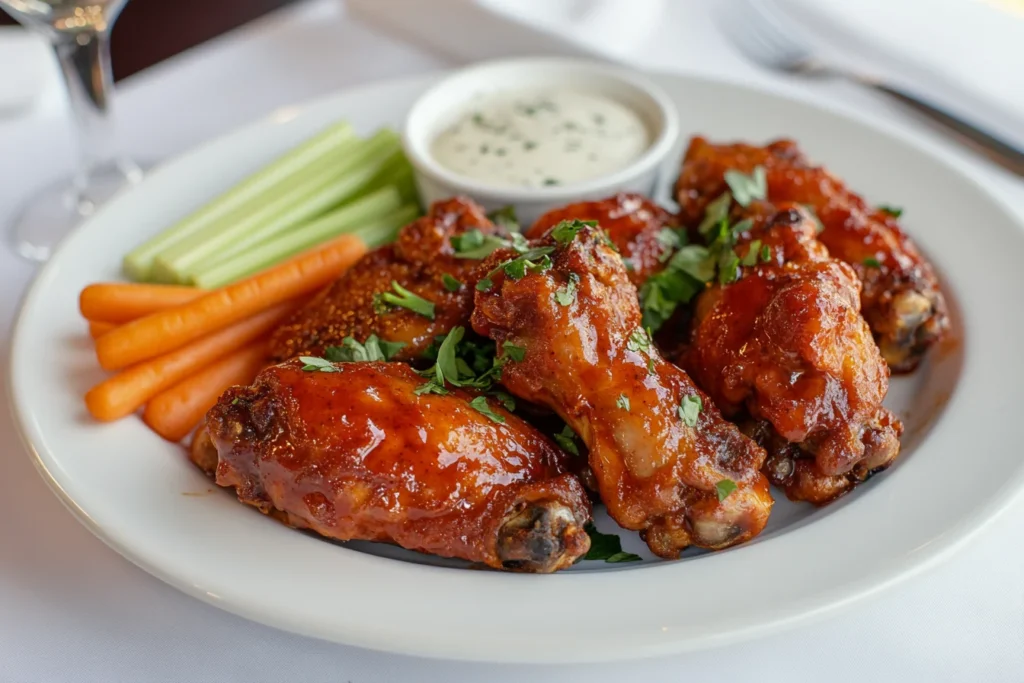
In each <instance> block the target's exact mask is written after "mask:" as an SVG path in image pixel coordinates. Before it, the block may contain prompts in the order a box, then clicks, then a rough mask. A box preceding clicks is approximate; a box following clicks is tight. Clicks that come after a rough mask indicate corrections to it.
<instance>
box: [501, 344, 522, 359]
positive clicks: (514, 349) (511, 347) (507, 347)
mask: <svg viewBox="0 0 1024 683" xmlns="http://www.w3.org/2000/svg"><path fill="white" fill-rule="evenodd" d="M501 349H502V350H503V351H504V352H505V355H506V356H508V357H509V358H511V359H512V360H514V361H515V362H517V363H522V362H523V359H524V358H526V349H525V348H523V347H522V346H516V345H515V344H513V343H512V342H508V341H507V342H504V343H502V345H501Z"/></svg>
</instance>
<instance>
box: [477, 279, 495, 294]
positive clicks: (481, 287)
mask: <svg viewBox="0 0 1024 683" xmlns="http://www.w3.org/2000/svg"><path fill="white" fill-rule="evenodd" d="M493 286H494V281H493V280H491V278H489V277H485V278H482V279H481V280H480V282H478V283H476V291H478V292H489V291H491V287H493Z"/></svg>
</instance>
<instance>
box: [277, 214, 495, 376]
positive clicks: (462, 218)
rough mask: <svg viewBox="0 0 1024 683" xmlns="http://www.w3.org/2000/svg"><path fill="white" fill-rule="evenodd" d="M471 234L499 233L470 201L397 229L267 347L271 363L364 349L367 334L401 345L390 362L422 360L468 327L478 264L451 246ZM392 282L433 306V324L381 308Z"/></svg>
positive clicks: (411, 313)
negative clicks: (352, 346)
mask: <svg viewBox="0 0 1024 683" xmlns="http://www.w3.org/2000/svg"><path fill="white" fill-rule="evenodd" d="M474 228H475V229H477V230H479V231H480V232H482V233H484V234H494V233H496V232H499V228H498V227H497V226H495V225H494V224H493V223H492V222H491V221H490V220H488V218H487V216H486V215H485V214H484V211H483V209H482V208H481V207H479V206H478V205H477V204H475V203H474V202H472V201H470V200H469V199H466V198H462V197H456V198H453V199H448V200H445V201H442V202H437V203H435V204H434V205H433V206H432V207H431V208H430V212H429V213H428V214H427V215H426V216H424V217H423V218H420V219H419V220H417V221H414V222H413V223H410V224H409V225H407V226H405V227H404V228H402V230H401V232H400V233H399V235H398V239H397V241H396V242H395V243H394V244H389V245H387V246H384V247H381V248H379V249H376V250H374V251H372V252H370V253H369V254H367V255H366V256H364V257H363V258H362V259H361V260H360V261H358V262H357V263H356V264H355V265H353V266H352V267H351V268H350V269H349V270H348V271H346V272H345V274H344V275H342V276H341V277H340V278H339V279H338V280H337V281H335V282H334V284H333V285H331V286H330V287H329V288H327V289H326V290H325V291H323V292H321V293H320V294H319V295H318V296H317V297H316V298H315V299H313V300H312V301H311V302H310V303H309V304H307V305H306V306H304V307H303V308H302V309H301V310H299V311H297V312H296V313H295V315H294V316H293V317H292V318H291V319H290V320H289V321H287V322H286V323H285V324H284V325H282V326H281V327H280V328H278V329H277V331H276V332H275V333H274V336H273V339H272V348H271V350H272V353H273V357H274V359H276V360H285V359H287V358H293V357H295V356H299V355H314V356H318V355H322V354H323V351H324V348H325V347H328V346H336V345H338V344H340V343H341V341H342V340H343V339H344V338H345V337H348V336H352V337H355V338H356V340H357V341H359V342H363V341H365V340H366V338H367V337H369V336H370V335H371V334H376V335H377V336H378V337H380V338H381V339H385V340H387V341H391V342H402V343H404V344H405V346H404V347H403V348H402V349H401V350H399V351H398V353H397V354H396V355H395V356H394V360H413V359H416V358H418V357H420V356H421V355H422V353H423V351H424V350H426V348H427V347H428V346H430V344H431V343H432V342H433V341H434V338H435V337H436V336H438V335H444V334H447V333H448V331H449V330H451V329H452V328H453V327H456V326H457V325H467V324H468V321H469V314H470V312H471V311H472V307H473V285H475V284H476V276H475V274H474V273H475V271H476V269H477V267H478V266H479V265H480V261H479V260H473V259H464V258H458V257H456V256H455V251H454V249H453V248H452V245H451V242H450V239H451V237H452V236H453V235H460V234H462V233H464V232H466V231H468V230H471V229H474ZM446 275H448V276H449V277H451V278H454V279H455V280H457V281H458V282H459V283H460V285H459V286H458V287H457V288H456V289H455V291H452V290H451V289H450V288H449V287H448V286H446V278H445V276H446ZM393 282H397V283H398V284H399V285H400V286H401V287H403V288H405V289H407V290H409V291H411V292H412V293H413V294H415V295H416V296H418V297H422V298H423V299H425V300H427V301H428V302H430V303H432V304H433V305H434V311H433V317H432V318H431V317H427V316H424V315H422V314H421V313H418V312H415V311H412V310H408V309H406V308H401V307H394V306H383V305H382V304H381V301H380V298H379V297H380V295H381V294H382V293H384V292H392V291H393V289H392V283H393Z"/></svg>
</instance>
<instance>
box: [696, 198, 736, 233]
mask: <svg viewBox="0 0 1024 683" xmlns="http://www.w3.org/2000/svg"><path fill="white" fill-rule="evenodd" d="M730 205H732V194H730V193H729V192H723V193H722V194H720V195H719V196H718V197H716V198H715V199H713V200H712V201H711V202H709V203H708V205H707V206H706V207H705V208H704V220H702V221H701V222H700V225H699V226H698V227H697V231H698V232H699V233H700V234H702V235H706V234H707V233H708V232H710V231H711V229H712V228H713V227H715V226H716V225H718V224H719V223H721V222H722V221H724V220H728V218H729V206H730Z"/></svg>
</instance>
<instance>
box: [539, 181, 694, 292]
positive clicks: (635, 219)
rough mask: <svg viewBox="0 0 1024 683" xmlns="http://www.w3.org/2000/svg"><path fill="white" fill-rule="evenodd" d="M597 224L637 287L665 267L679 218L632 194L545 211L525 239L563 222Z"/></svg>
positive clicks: (670, 253)
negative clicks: (619, 256)
mask: <svg viewBox="0 0 1024 683" xmlns="http://www.w3.org/2000/svg"><path fill="white" fill-rule="evenodd" d="M573 219H575V220H580V221H597V222H598V223H599V224H600V226H601V229H603V230H604V231H605V232H606V233H607V234H608V238H609V239H610V240H611V241H612V244H614V245H615V247H616V248H617V249H618V250H619V253H620V254H621V255H622V260H623V261H624V262H625V263H626V268H627V269H628V270H629V279H630V281H631V282H632V283H633V284H634V285H636V286H637V287H638V288H639V287H640V286H642V285H643V284H644V282H646V281H647V278H649V277H650V276H651V275H653V274H654V273H657V272H658V271H660V270H662V269H663V268H664V267H665V261H666V260H667V259H668V257H669V256H671V255H672V249H673V247H674V246H675V241H674V240H675V239H676V238H674V237H673V234H667V235H666V233H665V232H663V231H665V230H668V231H669V233H673V232H674V230H675V229H676V228H678V227H679V219H678V217H676V216H674V215H673V214H671V213H669V212H668V211H666V210H665V209H663V208H662V207H660V206H658V205H657V204H655V203H654V202H652V201H651V200H650V199H648V198H647V197H644V196H643V195H641V194H636V193H633V192H620V193H619V194H617V195H614V196H612V197H608V198H607V199H601V200H598V201H593V202H579V203H576V204H570V205H569V206H566V207H564V208H561V209H554V210H552V211H548V212H547V213H546V214H544V215H543V216H541V217H540V218H538V219H537V222H536V223H534V224H533V225H532V226H531V227H530V229H529V230H527V231H526V233H525V234H526V236H527V237H529V238H533V239H536V238H540V237H543V236H544V234H545V233H547V231H548V230H550V229H551V228H553V227H554V226H556V225H558V224H559V223H561V222H562V221H564V220H573Z"/></svg>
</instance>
